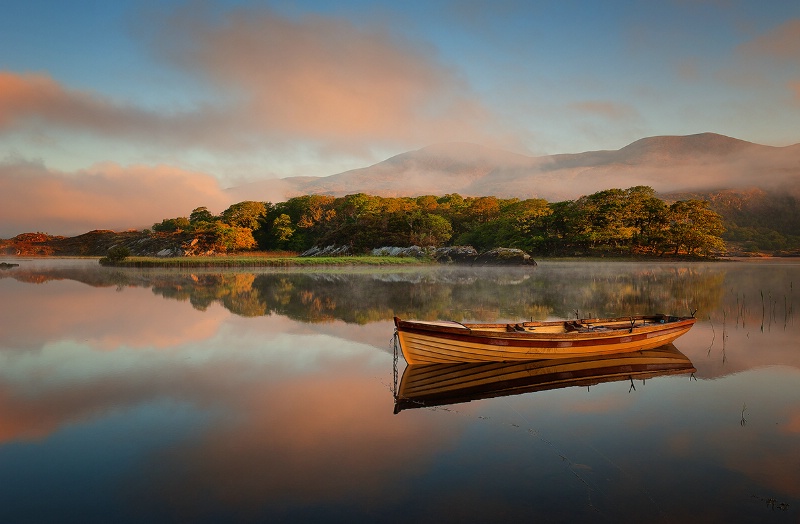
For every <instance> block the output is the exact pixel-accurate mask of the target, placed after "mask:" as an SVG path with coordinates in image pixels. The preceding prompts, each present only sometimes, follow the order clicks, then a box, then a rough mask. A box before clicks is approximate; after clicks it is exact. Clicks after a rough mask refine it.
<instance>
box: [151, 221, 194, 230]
mask: <svg viewBox="0 0 800 524" xmlns="http://www.w3.org/2000/svg"><path fill="white" fill-rule="evenodd" d="M191 226H192V224H191V222H189V219H188V218H186V217H177V218H165V219H164V220H162V221H161V222H160V223H156V224H153V231H157V232H162V233H172V232H175V231H186V230H188V229H190V228H191Z"/></svg>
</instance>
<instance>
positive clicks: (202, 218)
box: [189, 207, 216, 227]
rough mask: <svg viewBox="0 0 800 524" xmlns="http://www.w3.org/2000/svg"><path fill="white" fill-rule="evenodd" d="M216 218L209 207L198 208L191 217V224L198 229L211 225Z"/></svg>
mask: <svg viewBox="0 0 800 524" xmlns="http://www.w3.org/2000/svg"><path fill="white" fill-rule="evenodd" d="M215 220H216V217H215V216H214V215H212V214H211V212H210V211H209V210H208V208H207V207H196V208H194V209H193V210H192V213H191V214H190V215H189V222H190V223H191V224H192V225H193V226H194V227H198V226H201V225H202V224H210V223H211V222H214V221H215Z"/></svg>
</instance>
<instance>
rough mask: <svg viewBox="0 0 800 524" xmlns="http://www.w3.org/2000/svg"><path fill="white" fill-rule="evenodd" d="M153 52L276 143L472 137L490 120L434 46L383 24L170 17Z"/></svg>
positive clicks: (254, 16) (258, 14) (264, 14)
mask: <svg viewBox="0 0 800 524" xmlns="http://www.w3.org/2000/svg"><path fill="white" fill-rule="evenodd" d="M165 20H166V25H165V27H163V28H161V29H160V30H159V31H157V34H156V36H155V38H154V40H153V42H154V46H155V51H156V53H157V54H158V55H159V56H162V57H168V58H169V59H170V60H171V61H172V63H174V64H177V65H179V66H180V67H183V68H184V70H186V71H188V72H190V73H192V74H195V75H198V76H200V77H202V78H203V79H205V80H207V81H209V82H210V83H211V84H212V85H215V86H217V87H218V88H220V89H221V90H222V91H223V92H226V93H229V94H230V93H236V94H238V96H239V103H240V104H242V105H241V107H240V109H241V111H240V113H239V117H240V119H239V121H238V124H239V125H241V126H246V127H249V128H250V129H252V130H253V132H256V133H259V134H262V135H263V136H265V137H269V138H270V139H274V140H281V141H284V140H287V139H300V140H308V141H311V142H317V143H322V144H331V143H333V144H336V145H337V146H338V147H342V146H350V147H362V146H361V144H362V143H363V142H364V141H365V140H369V141H373V142H374V141H377V142H382V143H406V144H407V143H420V142H423V143H429V142H431V141H436V142H440V141H445V140H475V139H478V138H481V137H486V136H487V131H486V129H487V128H491V127H493V126H495V125H496V124H497V122H493V121H492V118H491V117H490V115H489V113H488V111H487V110H486V108H484V107H483V106H482V105H481V104H480V103H479V102H477V101H476V97H475V96H474V93H472V92H471V90H470V88H469V86H468V85H467V83H466V82H465V81H464V80H463V79H462V78H461V77H460V76H459V74H458V73H457V72H456V71H454V70H452V69H451V68H449V67H447V66H446V65H444V64H443V63H441V62H440V61H438V60H437V58H436V55H435V52H434V51H433V50H431V49H429V48H426V47H424V46H422V45H419V44H416V43H412V42H409V41H407V40H403V39H400V38H398V37H396V36H394V35H393V31H392V30H391V28H389V27H379V28H377V29H375V28H373V29H363V28H361V27H357V26H355V25H354V24H352V23H351V22H348V21H345V20H340V19H334V18H323V17H319V16H306V17H303V18H299V19H289V18H284V17H281V16H278V15H277V14H275V13H272V12H269V11H256V10H251V11H244V10H242V11H236V12H233V13H231V14H230V15H229V16H228V17H227V18H225V19H224V20H222V21H219V22H212V21H210V20H208V19H205V18H204V17H203V16H202V13H201V14H200V15H198V14H197V13H195V12H192V13H189V12H187V11H180V12H178V13H176V14H174V16H172V17H167V18H166V19H165Z"/></svg>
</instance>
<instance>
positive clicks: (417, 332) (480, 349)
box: [395, 315, 695, 364]
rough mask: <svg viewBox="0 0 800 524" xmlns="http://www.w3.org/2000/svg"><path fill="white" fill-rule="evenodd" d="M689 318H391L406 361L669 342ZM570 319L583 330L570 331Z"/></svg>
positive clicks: (575, 352) (586, 351)
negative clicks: (482, 320)
mask: <svg viewBox="0 0 800 524" xmlns="http://www.w3.org/2000/svg"><path fill="white" fill-rule="evenodd" d="M637 322H638V324H637ZM694 323H695V319H694V318H692V317H684V318H678V317H667V316H663V315H661V316H639V317H630V318H622V319H585V320H582V321H580V322H573V323H570V322H526V323H522V324H516V325H515V326H516V327H517V328H518V329H519V331H512V332H509V331H506V330H505V329H507V328H510V327H511V326H507V325H505V324H502V325H500V324H483V325H481V324H471V325H470V324H458V323H455V322H415V321H404V320H401V319H399V318H395V326H396V328H397V337H398V340H399V343H400V348H401V350H402V352H403V357H404V358H405V360H406V362H408V363H409V364H420V363H454V362H508V361H515V360H531V359H543V358H545V359H546V358H571V357H590V356H596V355H608V354H613V353H624V352H628V351H640V350H644V349H652V348H657V347H660V346H663V345H665V344H669V343H671V342H673V341H674V340H675V339H677V338H678V337H680V336H681V335H684V334H685V333H686V332H688V331H689V329H691V327H692V326H693V325H694ZM572 325H576V326H577V327H578V328H582V331H578V330H577V329H576V330H575V331H571V332H570V331H569V328H570V327H572ZM504 328H505V329H504Z"/></svg>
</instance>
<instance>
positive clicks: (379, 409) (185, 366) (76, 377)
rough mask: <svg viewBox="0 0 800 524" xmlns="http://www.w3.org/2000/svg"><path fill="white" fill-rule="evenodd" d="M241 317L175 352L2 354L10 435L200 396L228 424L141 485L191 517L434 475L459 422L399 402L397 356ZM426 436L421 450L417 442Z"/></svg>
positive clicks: (381, 488) (0, 430)
mask: <svg viewBox="0 0 800 524" xmlns="http://www.w3.org/2000/svg"><path fill="white" fill-rule="evenodd" d="M239 320H240V325H239V326H237V327H236V328H234V327H232V326H230V325H225V326H223V327H222V328H221V329H220V332H219V333H218V334H217V335H216V336H214V337H212V338H210V339H208V340H206V341H203V342H199V343H194V342H192V343H191V344H190V345H189V346H183V347H181V346H176V347H174V348H173V350H172V351H158V350H153V349H130V348H123V347H120V348H117V350H116V351H112V352H102V353H97V352H95V351H93V350H91V349H89V348H87V347H85V346H75V345H69V344H60V345H59V344H56V345H53V346H48V347H45V348H43V349H42V350H41V351H38V352H36V353H28V352H6V353H4V354H0V362H2V366H0V420H2V421H3V424H2V427H0V443H10V442H15V441H30V440H37V441H42V442H43V444H42V445H46V441H47V439H48V438H49V437H50V436H52V435H55V434H56V433H57V432H58V431H60V430H63V429H65V428H67V427H69V426H76V425H86V424H88V423H90V422H91V421H96V420H103V419H104V418H106V417H108V416H110V415H111V414H114V413H116V414H120V413H130V412H133V411H135V410H136V409H137V407H139V406H147V405H158V404H160V403H163V402H165V401H166V402H173V403H177V404H178V405H189V406H193V407H194V408H196V409H200V410H203V411H205V412H208V413H211V414H213V415H214V416H215V417H216V419H217V421H216V423H215V424H214V425H212V426H211V429H209V430H203V431H205V432H195V434H194V435H193V438H192V439H191V440H190V441H188V442H187V441H182V442H180V443H179V444H178V446H176V447H174V448H173V449H171V450H170V451H166V452H163V454H160V455H158V456H151V457H150V460H151V463H150V464H149V465H147V470H148V472H149V473H148V476H147V477H146V478H147V480H146V484H137V485H136V489H137V490H139V491H140V492H141V493H142V494H144V495H146V497H147V498H148V499H159V500H158V502H159V503H162V504H164V505H166V506H168V507H172V508H174V509H175V510H176V511H178V512H181V513H182V514H185V515H188V516H191V515H193V514H194V513H193V512H197V514H198V515H199V514H206V513H204V510H208V509H209V506H210V507H211V508H219V507H221V506H222V507H228V506H229V507H232V508H233V507H235V508H243V509H244V511H247V510H248V509H249V510H252V511H257V510H258V508H260V507H261V506H262V505H264V504H267V503H269V504H272V505H274V504H278V505H280V504H281V503H286V504H290V505H293V504H303V503H305V502H313V501H323V502H324V503H325V502H331V501H338V500H348V499H351V500H352V501H354V502H357V501H361V502H364V503H366V504H368V503H369V500H370V498H371V496H378V495H380V497H381V500H382V501H384V502H385V501H386V497H387V494H391V493H394V494H395V495H396V496H397V497H402V496H404V492H403V489H401V486H402V485H408V483H405V484H404V483H403V482H402V480H403V479H404V478H406V479H407V478H408V476H411V475H419V474H421V472H422V470H423V469H424V467H425V464H426V463H427V462H429V460H430V455H431V454H433V453H435V452H436V450H437V449H440V447H441V446H443V445H444V442H446V441H448V440H450V439H451V438H452V432H453V431H456V430H457V427H458V424H456V425H455V426H448V427H445V428H435V427H433V426H432V424H434V420H433V419H432V418H430V417H426V416H404V417H403V419H402V420H401V419H400V418H399V417H397V416H394V415H393V414H392V407H393V404H392V398H391V391H390V389H389V388H390V381H391V357H390V356H389V355H386V354H385V353H381V352H376V351H375V349H374V348H372V347H369V346H362V345H359V344H353V343H351V342H347V341H342V340H339V339H334V338H331V337H329V336H325V335H319V334H316V333H313V332H308V330H306V329H305V328H304V327H303V326H302V325H299V324H297V323H294V322H292V321H289V320H288V319H285V318H280V317H269V318H262V319H258V321H256V320H255V319H239ZM287 323H288V324H289V325H287ZM287 328H288V329H287ZM292 328H294V330H295V331H298V333H296V334H291V333H290V332H291V331H292ZM149 431H153V432H158V431H160V429H159V428H151V429H150V430H149ZM423 438H424V440H425V445H424V446H423V447H422V449H420V447H419V446H416V445H413V444H412V443H413V442H414V441H417V440H420V439H423ZM131 481H133V482H136V481H135V480H133V479H131ZM161 498H163V500H161ZM280 501H282V502H280ZM187 518H188V517H187Z"/></svg>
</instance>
